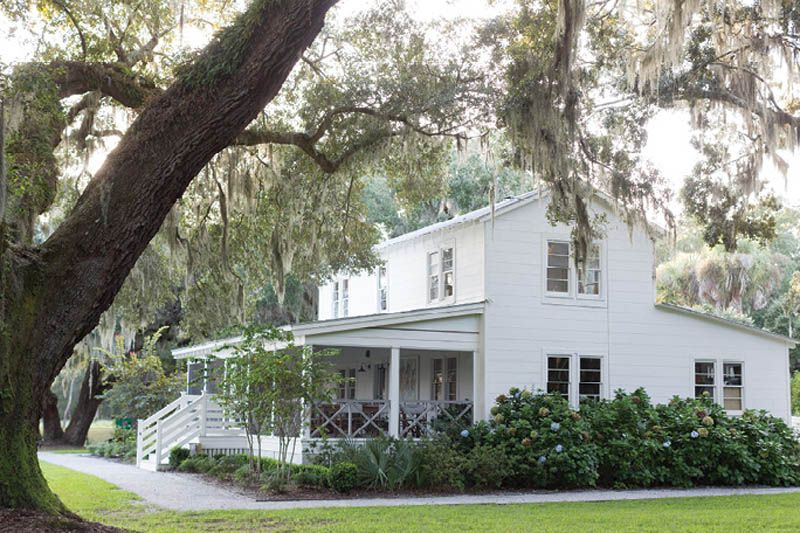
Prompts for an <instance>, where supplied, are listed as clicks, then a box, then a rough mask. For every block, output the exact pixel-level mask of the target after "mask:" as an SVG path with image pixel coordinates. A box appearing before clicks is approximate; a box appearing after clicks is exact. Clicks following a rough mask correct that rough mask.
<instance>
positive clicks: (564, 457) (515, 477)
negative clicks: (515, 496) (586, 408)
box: [487, 388, 598, 488]
mask: <svg viewBox="0 0 800 533" xmlns="http://www.w3.org/2000/svg"><path fill="white" fill-rule="evenodd" d="M491 415H492V418H491V420H490V428H489V435H488V437H487V441H488V442H489V443H490V444H491V445H493V446H494V447H496V448H499V449H501V450H502V451H503V452H504V453H505V455H506V457H507V458H508V461H509V470H510V475H509V479H508V480H507V481H508V484H510V485H513V486H518V487H539V488H545V487H547V488H566V487H582V486H594V485H595V483H596V482H597V477H598V464H597V451H596V450H595V445H594V443H592V442H591V435H590V431H591V427H590V426H589V424H588V423H587V422H586V420H584V418H583V416H582V415H581V414H580V413H578V412H577V411H574V410H572V409H570V407H569V405H568V404H567V402H566V401H565V400H564V399H563V398H562V397H561V396H559V395H557V394H550V395H545V394H534V393H532V392H530V391H528V390H519V389H517V388H512V389H511V390H510V391H509V393H508V395H501V396H500V397H498V398H497V403H496V405H495V406H494V407H492V410H491Z"/></svg>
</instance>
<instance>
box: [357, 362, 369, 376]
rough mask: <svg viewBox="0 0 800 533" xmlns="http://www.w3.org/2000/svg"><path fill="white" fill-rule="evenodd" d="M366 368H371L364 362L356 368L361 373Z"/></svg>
mask: <svg viewBox="0 0 800 533" xmlns="http://www.w3.org/2000/svg"><path fill="white" fill-rule="evenodd" d="M368 368H372V365H364V363H361V367H360V368H359V369H358V372H359V373H361V374H363V373H364V372H366V371H367V369H368Z"/></svg>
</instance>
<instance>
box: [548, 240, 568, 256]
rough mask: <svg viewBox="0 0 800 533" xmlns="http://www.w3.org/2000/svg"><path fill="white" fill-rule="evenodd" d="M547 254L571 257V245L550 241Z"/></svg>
mask: <svg viewBox="0 0 800 533" xmlns="http://www.w3.org/2000/svg"><path fill="white" fill-rule="evenodd" d="M547 253H548V254H549V255H567V256H568V255H569V243H568V242H558V241H548V242H547Z"/></svg>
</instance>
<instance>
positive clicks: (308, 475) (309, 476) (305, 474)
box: [292, 465, 330, 488]
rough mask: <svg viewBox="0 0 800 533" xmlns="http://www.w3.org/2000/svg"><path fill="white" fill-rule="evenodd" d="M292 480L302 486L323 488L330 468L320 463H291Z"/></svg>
mask: <svg viewBox="0 0 800 533" xmlns="http://www.w3.org/2000/svg"><path fill="white" fill-rule="evenodd" d="M292 467H293V468H292V481H294V482H295V483H297V484H298V485H301V486H303V487H318V488H324V487H326V486H327V484H328V478H329V476H330V469H328V468H327V467H325V466H322V465H292Z"/></svg>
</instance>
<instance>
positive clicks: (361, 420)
mask: <svg viewBox="0 0 800 533" xmlns="http://www.w3.org/2000/svg"><path fill="white" fill-rule="evenodd" d="M315 349H333V350H335V351H336V352H337V355H336V356H334V358H333V365H334V367H335V369H336V371H337V372H338V373H339V375H340V376H341V383H340V384H339V387H338V395H337V398H336V400H334V401H332V402H326V403H321V404H318V405H315V406H314V407H313V408H312V414H311V419H310V421H309V425H308V429H307V432H306V435H305V438H307V439H317V438H322V437H325V438H331V439H339V438H348V439H363V438H373V437H377V436H380V435H389V436H393V437H399V438H420V437H424V436H426V435H428V434H429V433H430V431H431V429H432V428H433V426H434V423H435V422H436V421H437V420H463V421H465V422H467V423H471V422H472V418H473V400H472V399H473V398H474V397H475V396H474V393H475V390H474V379H473V365H474V362H473V357H474V352H463V351H444V350H413V349H401V348H394V349H393V348H361V347H354V346H319V345H315ZM394 369H397V371H396V372H393V371H392V370H394Z"/></svg>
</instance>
